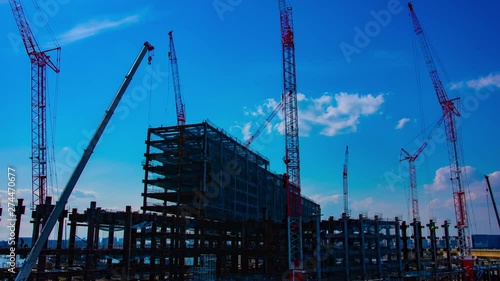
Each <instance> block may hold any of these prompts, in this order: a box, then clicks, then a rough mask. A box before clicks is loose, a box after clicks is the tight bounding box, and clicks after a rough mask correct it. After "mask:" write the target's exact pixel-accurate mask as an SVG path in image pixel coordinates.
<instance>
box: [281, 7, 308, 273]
mask: <svg viewBox="0 0 500 281" xmlns="http://www.w3.org/2000/svg"><path fill="white" fill-rule="evenodd" d="M278 2H279V9H280V23H281V45H282V54H283V84H284V87H283V93H284V98H285V104H284V118H285V157H284V162H285V165H286V174H285V184H286V194H287V221H288V265H289V269H290V278H291V280H294V279H295V276H294V274H295V272H300V271H301V270H302V268H303V262H302V257H303V253H302V197H301V195H300V157H299V119H298V107H297V79H296V69H295V44H294V32H293V15H292V8H291V7H290V6H288V4H287V2H286V0H278Z"/></svg>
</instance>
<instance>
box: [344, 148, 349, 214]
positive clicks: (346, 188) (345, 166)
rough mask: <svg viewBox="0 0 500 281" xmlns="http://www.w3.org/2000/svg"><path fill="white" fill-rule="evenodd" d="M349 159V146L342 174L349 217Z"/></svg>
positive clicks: (345, 212)
mask: <svg viewBox="0 0 500 281" xmlns="http://www.w3.org/2000/svg"><path fill="white" fill-rule="evenodd" d="M348 157H349V146H346V147H345V159H344V171H343V172H342V179H343V183H344V214H345V215H346V216H349V185H348V182H347V164H348Z"/></svg>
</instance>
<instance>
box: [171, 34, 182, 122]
mask: <svg viewBox="0 0 500 281" xmlns="http://www.w3.org/2000/svg"><path fill="white" fill-rule="evenodd" d="M168 37H169V39H170V52H168V57H169V59H170V65H171V67H172V79H173V81H174V93H175V110H176V112H177V126H183V125H185V124H186V112H185V110H184V103H183V102H182V93H181V83H180V79H179V67H178V65H177V54H176V53H175V45H174V38H173V36H172V31H170V32H169V33H168Z"/></svg>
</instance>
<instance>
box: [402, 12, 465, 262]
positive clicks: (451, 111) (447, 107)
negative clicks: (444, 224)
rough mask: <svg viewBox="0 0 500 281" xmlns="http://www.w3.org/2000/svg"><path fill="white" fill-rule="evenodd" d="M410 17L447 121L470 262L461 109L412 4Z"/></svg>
mask: <svg viewBox="0 0 500 281" xmlns="http://www.w3.org/2000/svg"><path fill="white" fill-rule="evenodd" d="M408 7H409V9H410V16H411V19H412V22H413V27H414V32H415V34H416V35H417V38H418V40H419V42H420V47H421V49H422V53H423V55H424V58H425V62H426V65H427V69H428V72H429V75H430V78H431V80H432V84H433V86H434V90H435V92H436V95H437V98H438V101H439V104H440V105H441V109H442V112H443V114H442V116H443V118H444V127H445V133H446V140H447V146H448V158H449V163H450V179H451V185H452V190H453V202H454V207H455V218H456V221H457V232H458V248H459V251H460V256H461V257H462V258H466V257H467V259H468V258H469V257H470V249H471V245H470V244H471V240H470V234H469V220H468V214H467V202H466V198H465V192H464V186H463V185H464V184H463V180H462V175H461V168H460V165H461V164H462V162H461V160H462V159H461V155H460V149H459V148H460V145H459V143H458V134H457V132H456V120H455V117H458V116H460V113H459V112H458V109H457V108H456V107H455V103H454V99H448V97H447V95H446V91H445V89H444V87H443V83H442V82H441V79H440V78H439V74H438V72H437V69H436V66H435V64H434V60H433V57H432V54H431V49H430V48H429V44H428V43H427V37H426V35H425V33H424V31H423V29H422V26H421V25H420V22H419V20H418V18H417V15H416V14H415V11H414V9H413V5H412V4H411V2H410V3H408Z"/></svg>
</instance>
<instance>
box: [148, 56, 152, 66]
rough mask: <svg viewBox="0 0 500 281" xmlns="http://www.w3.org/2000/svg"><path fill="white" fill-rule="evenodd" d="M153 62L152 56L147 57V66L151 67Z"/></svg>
mask: <svg viewBox="0 0 500 281" xmlns="http://www.w3.org/2000/svg"><path fill="white" fill-rule="evenodd" d="M152 60H153V57H152V56H149V57H148V65H151V61H152Z"/></svg>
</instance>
